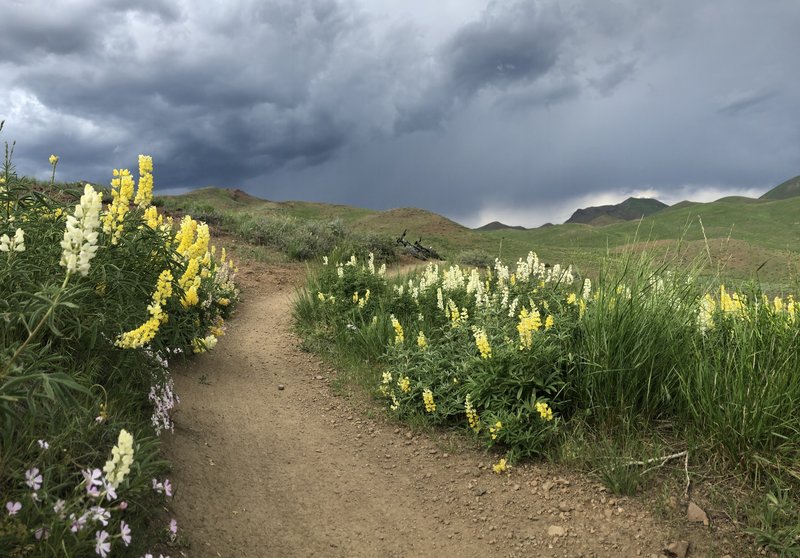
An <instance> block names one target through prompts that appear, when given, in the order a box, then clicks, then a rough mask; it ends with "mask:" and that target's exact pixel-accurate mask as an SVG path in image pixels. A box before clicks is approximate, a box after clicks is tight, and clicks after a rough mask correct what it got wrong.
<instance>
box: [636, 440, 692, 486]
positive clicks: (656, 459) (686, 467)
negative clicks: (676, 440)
mask: <svg viewBox="0 0 800 558" xmlns="http://www.w3.org/2000/svg"><path fill="white" fill-rule="evenodd" d="M679 457H683V471H684V472H685V473H686V490H684V491H683V495H684V496H688V495H689V486H690V485H691V479H690V478H689V451H688V450H684V451H679V452H678V453H673V454H672V455H664V456H662V457H653V458H652V459H646V460H644V461H630V462H628V463H626V464H625V466H626V467H630V466H631V465H639V466H641V467H644V466H645V465H650V464H651V463H656V462H659V461H660V463H659V464H658V465H654V466H653V467H648V468H647V469H645V470H644V471H642V474H643V475H644V474H645V473H649V472H650V471H652V470H654V469H660V468H661V467H663V466H664V465H666V463H667V461H670V460H672V459H677V458H679Z"/></svg>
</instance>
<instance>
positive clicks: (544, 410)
mask: <svg viewBox="0 0 800 558" xmlns="http://www.w3.org/2000/svg"><path fill="white" fill-rule="evenodd" d="M536 410H537V411H538V412H539V416H540V417H542V419H544V420H546V421H551V420H553V409H551V408H550V406H549V405H548V404H547V403H545V402H544V401H539V402H538V403H537V404H536Z"/></svg>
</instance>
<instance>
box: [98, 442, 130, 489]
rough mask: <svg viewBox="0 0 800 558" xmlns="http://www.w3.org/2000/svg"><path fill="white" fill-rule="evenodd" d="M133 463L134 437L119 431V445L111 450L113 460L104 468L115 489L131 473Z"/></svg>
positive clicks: (107, 462)
mask: <svg viewBox="0 0 800 558" xmlns="http://www.w3.org/2000/svg"><path fill="white" fill-rule="evenodd" d="M132 463H133V436H131V434H130V433H129V432H128V431H127V430H125V429H123V430H120V431H119V437H118V438H117V445H116V446H114V447H113V448H112V449H111V459H109V460H108V461H106V464H105V466H103V472H104V473H105V477H106V480H107V481H108V483H109V484H110V485H111V486H113V487H114V488H117V487H119V484H120V483H121V482H122V481H123V480H124V479H125V475H127V474H128V473H130V471H131V464H132Z"/></svg>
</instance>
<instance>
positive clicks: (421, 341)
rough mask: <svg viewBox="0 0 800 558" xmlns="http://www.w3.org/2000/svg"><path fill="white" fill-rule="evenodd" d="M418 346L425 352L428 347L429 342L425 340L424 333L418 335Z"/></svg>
mask: <svg viewBox="0 0 800 558" xmlns="http://www.w3.org/2000/svg"><path fill="white" fill-rule="evenodd" d="M417 345H418V346H419V348H420V349H422V350H423V351H424V350H425V349H426V348H427V347H428V340H427V339H425V333H424V332H422V331H420V332H419V334H417Z"/></svg>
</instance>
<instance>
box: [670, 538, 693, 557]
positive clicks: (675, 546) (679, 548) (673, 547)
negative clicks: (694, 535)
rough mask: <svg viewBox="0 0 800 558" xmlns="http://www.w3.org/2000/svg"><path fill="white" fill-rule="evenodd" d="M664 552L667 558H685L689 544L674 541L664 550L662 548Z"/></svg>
mask: <svg viewBox="0 0 800 558" xmlns="http://www.w3.org/2000/svg"><path fill="white" fill-rule="evenodd" d="M664 552H666V553H667V555H668V556H673V557H674V558H686V555H687V554H689V542H688V541H675V542H673V543H669V544H668V545H667V546H666V548H664Z"/></svg>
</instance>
